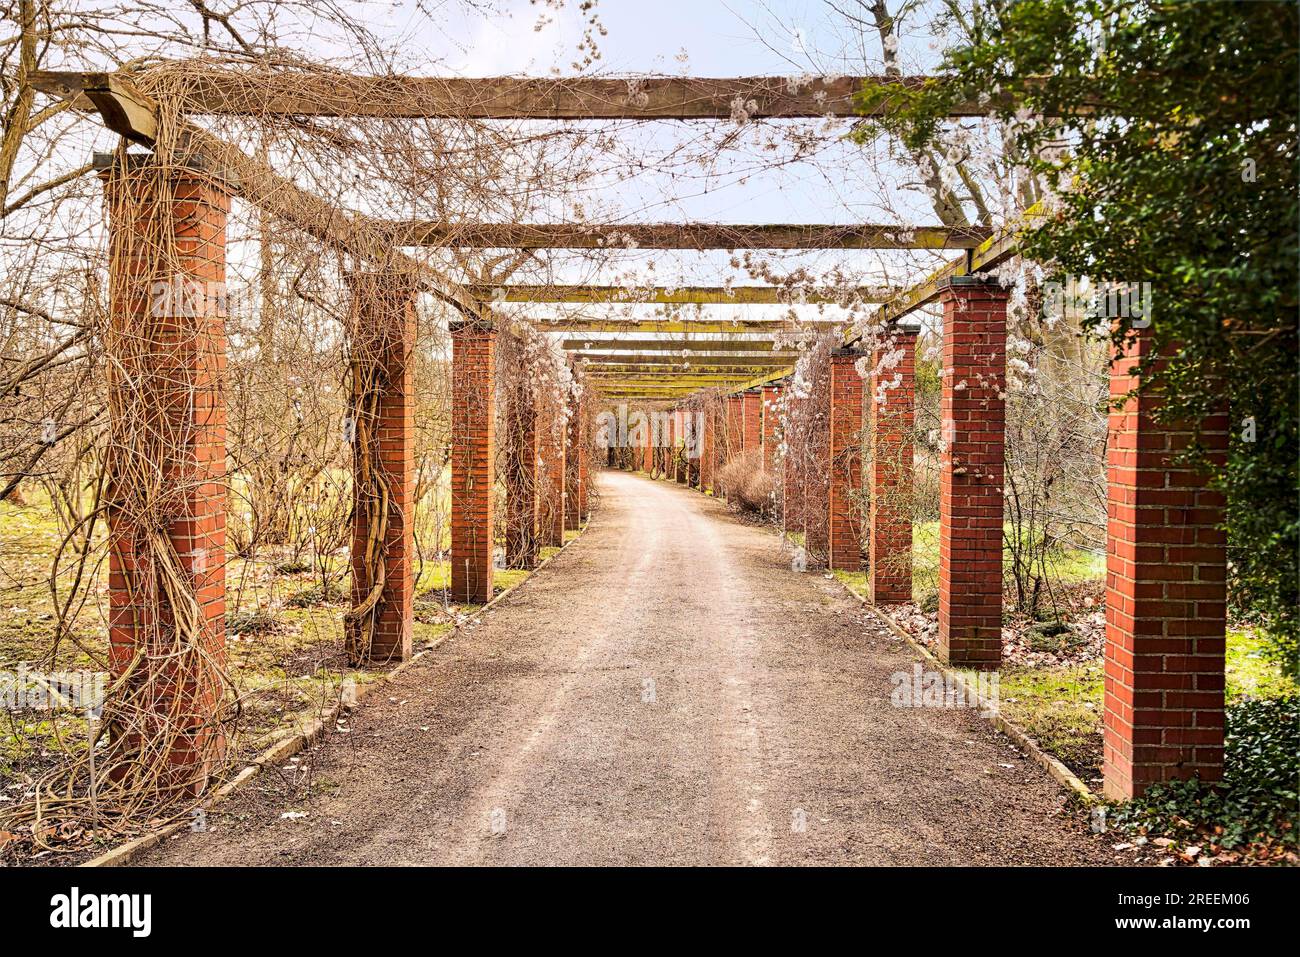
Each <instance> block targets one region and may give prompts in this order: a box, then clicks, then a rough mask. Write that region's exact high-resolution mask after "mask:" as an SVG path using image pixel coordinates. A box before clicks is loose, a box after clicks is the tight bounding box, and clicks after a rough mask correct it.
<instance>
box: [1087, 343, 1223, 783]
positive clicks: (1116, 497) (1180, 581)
mask: <svg viewBox="0 0 1300 957" xmlns="http://www.w3.org/2000/svg"><path fill="white" fill-rule="evenodd" d="M1153 348H1154V344H1153V342H1152V341H1151V338H1150V332H1149V330H1142V331H1141V332H1139V333H1138V335H1137V336H1136V337H1135V338H1134V339H1133V341H1131V342H1130V343H1129V344H1128V345H1127V346H1126V348H1124V349H1123V350H1120V351H1119V352H1118V353H1117V354H1116V355H1115V357H1114V360H1113V362H1112V365H1111V379H1110V383H1111V385H1110V394H1111V398H1112V399H1113V400H1116V401H1117V402H1118V401H1120V400H1124V401H1123V402H1122V404H1120V405H1119V406H1118V408H1116V407H1114V406H1112V410H1111V413H1110V417H1109V423H1108V424H1109V434H1108V440H1107V450H1106V462H1107V527H1106V532H1107V534H1106V543H1107V547H1106V677H1105V689H1106V690H1105V729H1104V756H1103V773H1104V780H1105V784H1104V790H1105V794H1106V796H1107V797H1108V798H1112V799H1127V798H1131V797H1136V796H1138V795H1140V794H1142V792H1143V791H1145V790H1146V788H1147V787H1149V786H1150V785H1151V784H1154V783H1156V782H1160V781H1169V780H1182V779H1186V778H1191V777H1197V776H1199V777H1200V778H1201V779H1202V780H1205V781H1217V780H1219V778H1221V777H1222V775H1223V736H1224V720H1223V719H1224V715H1223V706H1224V701H1223V691H1224V646H1225V639H1226V634H1227V631H1226V628H1227V621H1226V609H1227V595H1226V586H1225V577H1226V559H1227V554H1226V535H1225V533H1224V531H1223V530H1222V528H1221V527H1220V526H1221V524H1222V521H1223V506H1224V501H1223V496H1222V495H1221V494H1220V493H1219V492H1217V491H1212V490H1210V489H1208V488H1206V484H1207V480H1206V477H1205V476H1203V475H1200V474H1197V473H1196V472H1193V471H1192V470H1190V469H1189V468H1188V467H1187V466H1186V465H1185V464H1183V463H1180V462H1178V461H1177V460H1176V459H1177V456H1178V454H1179V453H1180V452H1181V451H1183V450H1185V449H1186V448H1187V447H1188V445H1189V444H1190V443H1191V441H1192V439H1193V434H1194V430H1193V429H1192V428H1191V426H1190V425H1189V424H1176V423H1175V424H1171V423H1165V422H1158V421H1157V420H1156V418H1155V415H1156V413H1157V411H1158V409H1159V407H1160V402H1161V398H1160V396H1159V394H1158V392H1154V391H1147V392H1145V393H1143V394H1141V395H1138V396H1131V395H1130V394H1129V393H1130V392H1131V391H1132V390H1133V389H1134V388H1135V387H1136V386H1137V384H1138V377H1137V375H1136V374H1135V367H1137V366H1138V364H1139V363H1140V362H1141V361H1142V360H1143V359H1144V358H1146V357H1148V356H1150V355H1151V354H1152V350H1153ZM1125 397H1127V399H1126V400H1125ZM1199 440H1200V443H1201V445H1202V446H1203V447H1204V448H1206V449H1208V450H1209V451H1210V452H1211V453H1212V454H1213V458H1214V461H1215V462H1216V463H1222V461H1223V459H1224V457H1225V454H1226V450H1227V448H1228V420H1227V416H1226V415H1221V416H1214V417H1213V418H1211V419H1208V420H1206V421H1205V422H1204V423H1202V429H1201V431H1200V434H1199Z"/></svg>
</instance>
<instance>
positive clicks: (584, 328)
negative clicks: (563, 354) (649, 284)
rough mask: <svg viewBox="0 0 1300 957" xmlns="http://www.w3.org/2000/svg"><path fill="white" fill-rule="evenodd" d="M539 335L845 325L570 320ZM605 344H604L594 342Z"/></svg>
mask: <svg viewBox="0 0 1300 957" xmlns="http://www.w3.org/2000/svg"><path fill="white" fill-rule="evenodd" d="M531 324H532V327H533V328H534V329H535V330H537V331H538V332H545V333H563V334H565V335H574V334H576V333H581V332H590V333H604V334H606V335H649V334H651V333H668V334H672V335H691V334H694V335H727V334H730V333H743V332H765V333H773V332H789V333H799V332H804V331H807V330H809V329H812V330H814V331H817V332H818V333H820V332H822V331H826V330H832V331H833V330H835V329H837V328H839V327H840V326H842V325H844V322H843V321H834V322H831V321H817V322H797V323H795V322H790V321H788V320H784V319H762V320H756V319H739V320H737V321H736V322H731V321H730V320H727V321H724V322H711V321H706V320H702V319H667V320H665V319H646V320H637V319H626V320H625V319H609V320H606V319H570V320H559V321H556V322H550V321H546V322H538V321H534V322H532V323H531ZM593 341H601V342H603V341H605V340H603V339H602V340H593Z"/></svg>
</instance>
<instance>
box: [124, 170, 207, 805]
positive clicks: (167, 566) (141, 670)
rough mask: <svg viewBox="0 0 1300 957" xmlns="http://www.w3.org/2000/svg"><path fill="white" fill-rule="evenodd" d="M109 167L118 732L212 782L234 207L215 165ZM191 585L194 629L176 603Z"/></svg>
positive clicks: (164, 780)
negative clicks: (212, 171) (229, 241)
mask: <svg viewBox="0 0 1300 957" xmlns="http://www.w3.org/2000/svg"><path fill="white" fill-rule="evenodd" d="M142 159H143V160H144V161H145V162H141V161H140V160H137V159H134V158H133V159H132V161H131V163H130V165H128V166H127V167H126V168H125V169H123V168H122V167H120V166H115V167H113V168H111V169H109V170H105V171H104V172H103V173H102V174H101V178H102V179H103V181H104V184H105V199H106V203H107V207H108V218H109V223H110V232H109V296H110V306H109V323H108V330H107V335H106V336H105V339H104V349H105V352H106V353H107V355H108V357H109V358H110V359H111V360H112V361H111V362H110V363H109V364H108V365H107V368H106V375H107V376H108V387H109V397H110V403H109V436H110V442H109V443H108V446H107V448H108V457H107V460H106V463H105V464H106V468H107V470H108V479H109V481H108V486H107V493H106V506H107V517H108V528H109V562H108V564H109V578H108V583H109V594H108V602H109V668H110V671H111V673H112V675H113V677H114V678H115V679H118V678H121V677H122V676H123V675H124V674H126V673H127V672H128V670H129V669H130V666H131V665H132V662H133V661H134V660H135V656H136V654H137V652H143V658H142V659H141V660H140V661H139V663H138V665H136V666H135V668H134V669H132V670H131V678H130V679H129V684H128V685H127V686H125V687H123V688H122V689H121V690H120V691H119V692H118V694H117V696H116V697H117V700H118V701H119V702H122V701H123V700H124V699H125V701H126V703H127V704H126V707H125V708H123V709H122V710H121V711H120V712H118V713H117V714H116V715H114V717H113V720H114V723H113V725H112V726H111V734H112V740H113V742H114V744H115V746H117V745H118V744H119V743H120V744H121V745H123V746H125V748H127V749H128V750H129V751H131V752H134V756H133V757H131V760H132V762H133V765H132V769H129V770H127V771H126V772H125V773H126V774H130V773H135V772H139V773H149V772H150V771H151V770H153V769H158V770H160V771H161V772H162V776H161V777H160V779H159V784H160V785H161V786H162V787H164V788H168V789H176V790H180V791H182V792H185V793H189V794H197V793H199V792H201V791H202V790H203V789H204V788H205V787H206V786H207V782H208V778H209V776H210V774H211V772H212V770H213V768H214V766H215V765H216V764H217V763H218V762H219V761H220V760H221V759H222V756H223V754H224V752H225V735H224V732H223V729H222V725H221V720H222V706H223V701H224V697H225V689H224V687H223V681H222V678H221V674H220V669H221V668H222V667H223V665H224V663H225V659H226V651H225V642H226V619H225V615H226V448H225V445H226V403H225V392H224V375H225V364H226V334H225V311H224V303H225V298H224V283H225V278H226V218H227V215H228V213H229V210H230V196H229V194H228V193H227V192H226V191H225V190H224V189H222V188H221V186H219V185H218V184H217V183H215V182H214V181H212V180H211V179H209V178H208V177H207V176H205V175H204V174H203V173H201V172H198V171H194V170H186V169H180V168H169V169H167V170H165V171H163V170H159V169H157V168H156V167H151V166H148V165H146V163H147V161H148V160H149V159H151V157H145V158H142ZM174 586H179V591H181V592H182V593H184V594H186V595H192V597H193V599H194V602H195V605H196V607H195V611H196V614H195V615H194V617H193V619H192V620H193V625H194V627H193V629H192V630H191V629H189V628H186V627H184V626H183V625H180V624H178V622H177V620H176V619H175V617H174V616H173V613H172V611H171V609H172V607H173V604H172V600H173V595H174V592H173V587H174Z"/></svg>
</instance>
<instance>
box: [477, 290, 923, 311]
mask: <svg viewBox="0 0 1300 957" xmlns="http://www.w3.org/2000/svg"><path fill="white" fill-rule="evenodd" d="M469 291H470V294H471V295H474V296H477V297H479V298H480V299H483V300H484V301H486V302H562V303H604V302H628V303H659V304H663V305H674V304H681V305H688V304H692V303H698V304H703V305H722V306H727V305H735V306H742V305H744V306H751V305H787V306H798V305H825V304H829V305H841V306H844V307H846V308H847V307H851V306H857V305H862V304H863V303H878V302H887V301H889V300H890V299H891V298H893V297H894V296H896V295H898V292H899V290H897V289H881V288H874V287H869V286H863V287H858V288H853V289H846V290H837V289H833V288H821V287H817V288H813V289H805V288H803V287H797V286H795V287H788V286H730V287H728V286H678V287H672V286H543V285H511V286H471V287H469Z"/></svg>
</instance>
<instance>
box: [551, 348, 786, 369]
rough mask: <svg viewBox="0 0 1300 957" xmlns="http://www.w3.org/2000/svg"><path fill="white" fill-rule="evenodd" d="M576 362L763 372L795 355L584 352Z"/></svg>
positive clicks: (575, 356)
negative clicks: (678, 354) (728, 367)
mask: <svg viewBox="0 0 1300 957" xmlns="http://www.w3.org/2000/svg"><path fill="white" fill-rule="evenodd" d="M571 355H572V356H573V358H574V359H576V360H578V361H580V362H583V363H585V364H586V365H587V367H588V368H592V367H595V366H611V367H613V366H618V367H625V368H632V367H637V366H641V367H648V368H653V369H669V368H677V367H686V368H693V367H698V366H735V367H737V368H739V367H744V368H746V369H753V370H761V369H766V368H769V367H771V366H777V365H788V364H790V362H791V359H792V358H793V357H792V356H788V355H779V356H772V357H771V358H768V357H767V356H759V355H752V354H748V353H741V354H737V355H717V356H705V355H697V354H695V353H692V354H691V357H690V358H689V359H682V358H680V357H679V356H675V355H673V354H672V353H654V354H646V353H642V354H640V355H638V354H636V353H617V352H582V353H571Z"/></svg>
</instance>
